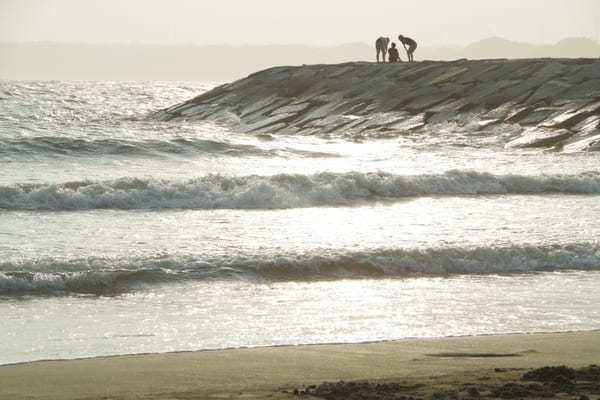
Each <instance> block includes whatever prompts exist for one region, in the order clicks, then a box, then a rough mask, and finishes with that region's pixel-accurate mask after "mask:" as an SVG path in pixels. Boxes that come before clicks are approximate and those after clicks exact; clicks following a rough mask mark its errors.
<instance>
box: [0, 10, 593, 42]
mask: <svg viewBox="0 0 600 400" xmlns="http://www.w3.org/2000/svg"><path fill="white" fill-rule="evenodd" d="M399 33H403V34H405V35H408V36H411V37H413V38H415V39H417V41H418V42H419V43H420V44H423V45H429V46H435V45H441V44H458V45H465V44H468V43H471V42H474V41H477V40H480V39H484V38H487V37H490V36H500V37H503V38H506V39H510V40H516V41H525V42H531V43H555V42H557V41H558V40H560V39H563V38H565V37H574V36H577V37H582V36H583V37H588V38H591V39H594V40H599V39H600V0H454V1H449V0H393V1H392V0H365V1H356V0H293V1H290V0H235V1H234V0H215V1H207V0H0V41H20V42H23V41H58V42H85V43H99V42H111V43H130V42H141V43H161V44H177V43H179V44H185V43H191V44H200V45H205V44H292V43H293V44H309V45H337V44H343V43H348V42H365V43H371V42H373V41H374V40H375V38H376V37H377V36H381V35H386V36H392V37H396V36H397V35H398V34H399Z"/></svg>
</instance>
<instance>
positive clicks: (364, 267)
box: [0, 243, 600, 296]
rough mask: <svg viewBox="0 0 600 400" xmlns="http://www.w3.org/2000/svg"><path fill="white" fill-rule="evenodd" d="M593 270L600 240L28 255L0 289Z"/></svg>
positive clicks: (0, 275) (0, 276)
mask: <svg viewBox="0 0 600 400" xmlns="http://www.w3.org/2000/svg"><path fill="white" fill-rule="evenodd" d="M567 270H586V271H598V270H600V245H598V244H592V243H579V244H568V245H548V246H509V247H499V248H489V247H476V248H429V249H408V250H407V249H375V250H369V251H361V252H354V253H342V254H335V252H327V253H324V254H283V255H270V256H268V255H260V256H249V257H236V258H232V259H203V258H201V257H196V256H161V257H151V258H140V259H108V258H107V259H102V258H94V259H81V260H56V259H45V260H28V261H16V262H4V263H1V264H0V296H13V295H17V296H21V295H118V294H122V293H126V292H131V291H136V290H142V289H145V288H149V287H152V286H156V285H161V284H168V283H173V282H186V281H206V280H245V281H254V282H263V281H313V280H332V279H377V278H395V277H417V276H448V275H466V274H479V275H485V274H519V273H534V272H539V271H567Z"/></svg>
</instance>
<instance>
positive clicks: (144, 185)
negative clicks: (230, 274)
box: [0, 170, 600, 211]
mask: <svg viewBox="0 0 600 400" xmlns="http://www.w3.org/2000/svg"><path fill="white" fill-rule="evenodd" d="M546 193H565V194H600V173H598V172H586V173H581V174H578V175H537V176H521V175H493V174H490V173H482V172H475V171H462V170H453V171H448V172H445V173H442V174H427V175H395V174H389V173H385V172H376V173H363V172H348V173H331V172H322V173H317V174H313V175H301V174H278V175H273V176H258V175H249V176H240V177H227V176H223V175H214V174H211V175H207V176H204V177H201V178H196V179H192V180H188V181H183V182H177V181H168V180H159V179H141V178H122V179H117V180H109V181H81V182H67V183H60V184H16V185H11V186H0V209H5V210H53V211H54V210H57V211H58V210H90V209H123V210H137V209H285V208H298V207H315V206H340V205H352V204H353V203H357V202H364V201H370V200H383V199H386V200H393V199H402V198H407V197H419V196H431V195H451V196H463V195H492V194H546Z"/></svg>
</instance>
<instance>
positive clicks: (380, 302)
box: [0, 80, 600, 364]
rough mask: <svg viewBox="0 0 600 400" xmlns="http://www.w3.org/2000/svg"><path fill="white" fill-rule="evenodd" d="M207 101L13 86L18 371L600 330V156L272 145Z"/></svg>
mask: <svg viewBox="0 0 600 400" xmlns="http://www.w3.org/2000/svg"><path fill="white" fill-rule="evenodd" d="M216 86H218V85H217V84H215V83H197V82H196V83H194V82H83V81H82V82H67V81H6V80H5V81H0V171H1V172H0V319H1V321H2V323H1V324H0V338H1V339H2V340H0V364H10V363H20V362H29V361H35V360H48V359H73V358H81V357H97V356H109V355H120V354H139V353H156V352H173V351H192V350H206V349H223V348H237V347H253V346H274V345H299V344H309V343H310V344H312V343H342V342H344V343H346V342H365V341H379V340H396V339H403V338H417V337H418V338H424V337H445V336H462V335H489V334H501V333H530V332H563V331H585V330H597V329H600V307H598V305H599V304H600V291H599V290H598V288H599V287H600V240H599V238H600V201H599V200H600V171H599V168H598V167H599V165H600V153H599V152H583V151H582V152H571V153H565V152H559V151H547V150H544V149H539V148H525V149H524V148H512V147H507V146H506V142H507V140H508V139H507V137H508V136H509V134H510V132H507V131H506V130H505V129H506V128H505V127H504V126H497V127H493V126H492V127H490V128H489V129H488V130H486V131H485V132H484V133H485V134H483V133H482V131H481V130H480V129H477V130H476V129H472V130H469V129H462V130H460V131H456V130H453V129H452V128H451V127H449V126H441V127H439V129H435V130H429V131H424V132H419V133H408V134H397V135H393V134H390V135H386V136H381V135H369V134H368V133H363V134H361V135H360V137H353V136H351V135H344V134H339V135H338V134H336V133H331V132H329V131H327V130H326V129H323V130H322V131H318V130H317V131H315V132H313V133H312V134H310V135H307V134H292V133H288V134H286V133H281V134H278V133H272V134H265V133H260V134H254V133H251V132H243V131H240V130H236V129H234V128H232V126H231V125H230V124H227V123H226V122H227V121H220V120H219V119H213V120H193V121H186V120H183V121H182V120H173V121H163V120H161V119H159V118H155V113H156V112H157V111H159V110H162V109H164V108H166V107H170V106H172V105H174V104H178V103H181V102H184V101H186V100H189V99H191V98H193V97H195V96H197V95H199V94H202V93H204V92H206V91H208V90H210V89H213V88H214V87H216Z"/></svg>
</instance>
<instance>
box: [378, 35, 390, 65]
mask: <svg viewBox="0 0 600 400" xmlns="http://www.w3.org/2000/svg"><path fill="white" fill-rule="evenodd" d="M388 43H390V38H387V37H383V36H381V37H380V38H378V39H377V40H376V41H375V49H376V50H377V62H379V53H381V55H382V56H383V57H382V59H381V61H382V62H385V55H386V53H387V50H388Z"/></svg>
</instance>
